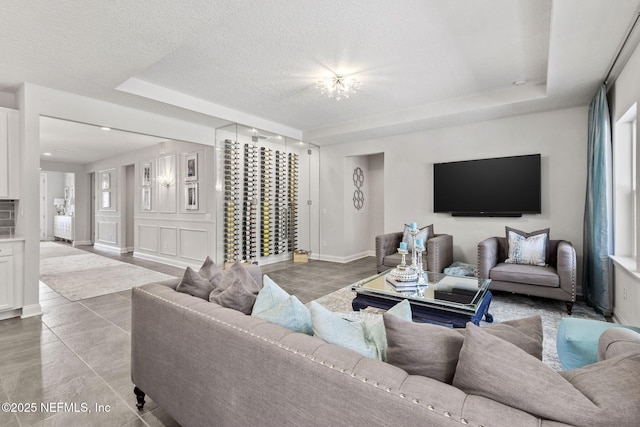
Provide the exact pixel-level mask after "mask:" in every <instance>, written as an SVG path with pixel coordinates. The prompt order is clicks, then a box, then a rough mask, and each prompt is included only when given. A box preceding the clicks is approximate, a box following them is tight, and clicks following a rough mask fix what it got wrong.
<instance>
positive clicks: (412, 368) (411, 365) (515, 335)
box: [383, 314, 542, 384]
mask: <svg viewBox="0 0 640 427" xmlns="http://www.w3.org/2000/svg"><path fill="white" fill-rule="evenodd" d="M383 318H384V324H385V328H386V332H387V343H388V347H387V361H388V362H389V363H391V364H392V365H395V366H397V367H399V368H402V369H404V370H405V371H407V373H409V374H412V375H422V376H425V377H429V378H433V379H435V380H438V381H441V382H445V383H448V384H451V382H452V381H453V376H454V374H455V371H456V365H457V364H458V355H459V353H460V348H461V347H462V344H463V342H464V339H465V334H466V329H450V328H447V327H444V326H439V325H433V324H429V323H412V322H407V321H402V320H399V319H397V318H393V317H390V316H387V315H386V314H385V315H384V316H383ZM483 330H485V331H487V333H489V334H491V335H493V336H496V337H499V338H501V339H504V340H507V341H509V342H511V343H513V344H514V345H517V346H519V347H521V348H522V349H524V350H525V351H527V352H528V353H530V354H531V355H533V356H534V357H536V358H538V359H542V320H541V317H540V316H532V317H527V318H524V319H518V320H513V321H507V322H502V323H498V324H495V325H490V326H484V327H483Z"/></svg>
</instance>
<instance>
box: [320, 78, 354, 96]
mask: <svg viewBox="0 0 640 427" xmlns="http://www.w3.org/2000/svg"><path fill="white" fill-rule="evenodd" d="M316 87H317V88H318V89H320V93H322V94H323V95H327V96H328V97H329V98H333V99H335V100H336V101H340V100H341V99H342V98H348V97H349V95H351V94H354V93H356V92H357V91H358V88H359V87H360V82H359V81H358V80H356V79H355V78H353V77H347V76H342V75H340V74H334V75H333V76H332V77H325V78H324V79H322V80H319V81H318V84H317V85H316Z"/></svg>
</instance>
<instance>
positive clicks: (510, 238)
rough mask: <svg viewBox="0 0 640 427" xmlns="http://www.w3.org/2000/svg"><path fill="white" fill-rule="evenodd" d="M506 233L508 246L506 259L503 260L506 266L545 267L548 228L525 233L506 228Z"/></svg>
mask: <svg viewBox="0 0 640 427" xmlns="http://www.w3.org/2000/svg"><path fill="white" fill-rule="evenodd" d="M506 233H507V242H508V245H509V249H508V255H507V259H506V260H505V262H506V263H507V264H525V265H536V266H545V265H546V264H547V261H546V258H547V243H548V241H549V229H548V228H546V229H544V230H538V231H533V232H531V233H527V232H525V231H520V230H516V229H515V228H511V227H506Z"/></svg>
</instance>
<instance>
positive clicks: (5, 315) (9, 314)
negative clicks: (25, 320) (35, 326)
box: [0, 309, 21, 320]
mask: <svg viewBox="0 0 640 427" xmlns="http://www.w3.org/2000/svg"><path fill="white" fill-rule="evenodd" d="M20 312H21V310H20V309H17V310H7V311H3V312H0V320H6V319H11V318H14V317H18V316H20Z"/></svg>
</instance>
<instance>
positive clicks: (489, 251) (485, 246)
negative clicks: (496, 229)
mask: <svg viewBox="0 0 640 427" xmlns="http://www.w3.org/2000/svg"><path fill="white" fill-rule="evenodd" d="M499 247H500V244H499V243H498V238H497V237H489V238H488V239H485V240H483V241H482V242H480V243H478V277H482V278H483V279H488V278H489V271H490V270H491V269H492V268H493V267H495V265H496V264H497V263H498V250H499Z"/></svg>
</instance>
